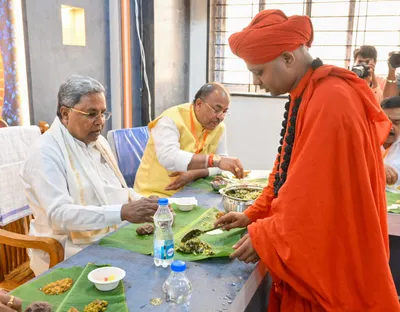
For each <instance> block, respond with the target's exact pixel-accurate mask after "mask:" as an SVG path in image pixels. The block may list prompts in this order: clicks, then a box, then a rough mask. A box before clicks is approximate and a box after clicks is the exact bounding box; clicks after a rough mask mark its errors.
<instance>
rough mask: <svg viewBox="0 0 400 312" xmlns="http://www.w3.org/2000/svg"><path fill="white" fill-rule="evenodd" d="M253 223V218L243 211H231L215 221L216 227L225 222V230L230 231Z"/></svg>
mask: <svg viewBox="0 0 400 312" xmlns="http://www.w3.org/2000/svg"><path fill="white" fill-rule="evenodd" d="M250 223H251V220H250V219H249V217H248V216H246V215H245V214H244V213H242V212H230V213H228V214H226V215H224V216H222V217H220V218H218V219H217V221H215V223H214V227H217V226H218V225H221V224H224V226H223V227H222V229H223V230H225V231H229V230H230V229H234V228H245V227H247V226H248V225H249V224H250Z"/></svg>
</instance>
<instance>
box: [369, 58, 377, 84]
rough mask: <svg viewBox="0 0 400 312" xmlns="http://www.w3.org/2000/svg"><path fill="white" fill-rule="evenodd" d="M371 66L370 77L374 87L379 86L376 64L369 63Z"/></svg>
mask: <svg viewBox="0 0 400 312" xmlns="http://www.w3.org/2000/svg"><path fill="white" fill-rule="evenodd" d="M368 67H369V77H370V78H371V83H372V88H376V87H377V86H378V80H377V79H376V75H375V64H371V63H370V64H368Z"/></svg>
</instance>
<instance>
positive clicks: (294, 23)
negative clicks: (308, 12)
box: [229, 10, 314, 64]
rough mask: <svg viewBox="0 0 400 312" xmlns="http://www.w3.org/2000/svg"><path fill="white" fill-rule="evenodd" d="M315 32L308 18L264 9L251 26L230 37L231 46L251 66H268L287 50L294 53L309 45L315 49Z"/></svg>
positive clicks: (234, 52) (233, 51)
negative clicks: (299, 48) (302, 46)
mask: <svg viewBox="0 0 400 312" xmlns="http://www.w3.org/2000/svg"><path fill="white" fill-rule="evenodd" d="M313 37H314V32H313V27H312V23H311V20H310V18H309V17H308V16H300V15H294V16H290V17H287V16H286V15H285V14H284V13H283V12H282V11H281V10H264V11H261V12H260V13H258V14H257V15H256V16H255V17H254V18H253V20H252V21H251V23H250V25H249V26H247V27H246V28H244V29H243V30H242V31H240V32H237V33H234V34H233V35H232V36H230V37H229V46H230V48H231V50H232V53H233V54H236V55H237V56H239V57H240V58H241V59H243V60H244V61H246V62H248V63H250V64H264V63H267V62H270V61H272V60H274V59H276V58H277V57H278V56H279V55H281V54H282V52H284V51H294V50H296V49H297V48H298V47H299V46H301V45H303V44H305V45H306V46H307V47H310V46H311V43H312V41H313Z"/></svg>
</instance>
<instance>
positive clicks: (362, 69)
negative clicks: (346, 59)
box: [351, 63, 369, 79]
mask: <svg viewBox="0 0 400 312" xmlns="http://www.w3.org/2000/svg"><path fill="white" fill-rule="evenodd" d="M351 71H352V72H353V73H355V74H356V75H357V76H358V77H360V78H362V79H364V78H367V77H368V76H369V67H368V65H367V64H365V63H361V64H358V65H354V66H353V67H352V68H351Z"/></svg>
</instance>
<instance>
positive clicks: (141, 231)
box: [136, 223, 154, 236]
mask: <svg viewBox="0 0 400 312" xmlns="http://www.w3.org/2000/svg"><path fill="white" fill-rule="evenodd" d="M136 233H137V235H139V236H143V235H148V234H153V233H154V225H153V224H150V223H148V224H145V225H142V226H140V227H138V228H137V229H136Z"/></svg>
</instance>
